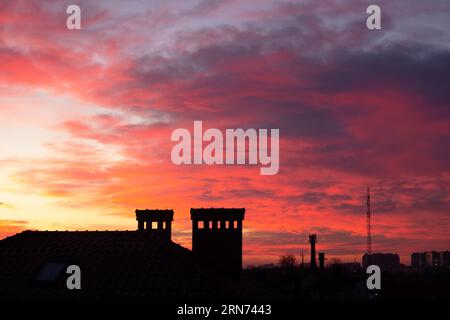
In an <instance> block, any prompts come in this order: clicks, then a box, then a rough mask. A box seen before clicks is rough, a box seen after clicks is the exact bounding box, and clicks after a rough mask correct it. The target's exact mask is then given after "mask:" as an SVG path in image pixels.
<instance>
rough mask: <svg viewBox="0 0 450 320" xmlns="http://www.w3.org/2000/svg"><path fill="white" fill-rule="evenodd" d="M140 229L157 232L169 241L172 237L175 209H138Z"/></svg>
mask: <svg viewBox="0 0 450 320" xmlns="http://www.w3.org/2000/svg"><path fill="white" fill-rule="evenodd" d="M135 212H136V220H137V222H138V231H142V232H149V233H152V234H157V235H158V236H160V237H161V238H163V239H166V240H167V241H171V237H172V235H171V234H172V221H173V210H172V209H165V210H158V209H154V210H149V209H145V210H136V211H135Z"/></svg>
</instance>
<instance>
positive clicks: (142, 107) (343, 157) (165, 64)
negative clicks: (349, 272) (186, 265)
mask: <svg viewBox="0 0 450 320" xmlns="http://www.w3.org/2000/svg"><path fill="white" fill-rule="evenodd" d="M376 3H377V4H379V5H380V6H381V9H382V29H381V30H373V31H370V30H368V29H367V28H366V18H367V14H366V8H367V6H368V5H369V4H372V1H348V0H345V1H337V0H327V1H317V0H311V1H266V0H260V1H242V0H224V1H216V0H211V1H166V0H164V1H162V0H161V1H138V0H135V1H126V2H125V1H119V0H114V1H106V0H105V1H50V0H44V1H25V0H11V1H9V0H6V1H5V0H2V1H0V238H3V237H6V236H8V235H12V234H15V233H17V232H20V231H22V230H26V229H38V230H47V229H48V230H125V229H128V230H134V229H136V221H135V216H134V210H135V209H136V208H162V209H164V208H172V209H174V211H175V221H174V227H173V229H174V231H173V234H174V235H173V239H174V241H175V242H178V243H180V244H182V245H185V246H187V247H190V245H191V244H190V240H191V221H190V217H189V208H191V207H245V208H246V210H247V211H246V217H245V221H244V264H258V263H267V262H276V261H277V260H278V257H279V256H280V255H282V254H286V253H292V254H296V255H297V257H299V255H300V252H301V249H302V248H304V249H305V254H307V252H308V251H307V248H308V243H307V240H308V238H307V235H308V233H311V232H316V233H317V236H318V244H317V247H318V250H319V251H325V252H326V254H327V256H328V257H329V259H331V258H333V257H335V258H339V259H341V260H344V261H353V260H354V259H356V260H357V261H360V258H361V255H362V254H363V253H364V251H365V243H366V239H365V236H366V234H365V231H366V224H365V222H366V220H365V219H366V217H365V212H366V208H365V192H366V186H370V187H371V189H372V204H373V206H372V213H373V215H372V227H373V249H374V251H375V252H396V253H399V254H400V255H401V262H402V263H405V264H409V262H410V260H409V255H410V254H411V253H412V252H413V251H426V250H448V249H450V233H449V231H450V148H449V146H450V19H449V15H450V2H449V1H447V0H434V1H420V0H405V1H376ZM70 4H78V5H79V6H80V7H81V11H82V29H81V30H67V28H66V18H67V14H66V8H67V6H68V5H70ZM194 120H201V121H203V125H204V127H214V128H219V129H223V130H224V129H225V128H244V129H246V128H268V129H270V128H279V129H280V171H279V173H278V174H277V175H274V176H261V175H260V172H259V166H248V165H240V166H236V165H235V166H207V165H199V166H187V165H184V166H183V165H181V166H176V165H174V164H172V162H171V159H170V153H171V149H172V147H173V146H174V143H173V142H171V141H170V136H171V133H172V131H173V130H174V129H176V128H187V129H189V130H193V121H194Z"/></svg>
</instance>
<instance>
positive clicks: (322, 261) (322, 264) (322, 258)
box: [319, 252, 325, 271]
mask: <svg viewBox="0 0 450 320" xmlns="http://www.w3.org/2000/svg"><path fill="white" fill-rule="evenodd" d="M319 269H320V271H324V270H325V252H319Z"/></svg>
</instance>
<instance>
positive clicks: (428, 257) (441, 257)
mask: <svg viewBox="0 0 450 320" xmlns="http://www.w3.org/2000/svg"><path fill="white" fill-rule="evenodd" d="M411 267H414V268H425V267H447V268H448V267H450V252H449V251H442V252H438V251H426V252H414V253H413V254H411Z"/></svg>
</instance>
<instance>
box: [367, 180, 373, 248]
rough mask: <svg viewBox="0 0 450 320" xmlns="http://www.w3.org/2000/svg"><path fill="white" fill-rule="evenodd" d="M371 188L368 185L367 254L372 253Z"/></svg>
mask: <svg viewBox="0 0 450 320" xmlns="http://www.w3.org/2000/svg"><path fill="white" fill-rule="evenodd" d="M370 229H371V228H370V189H369V187H367V254H369V255H371V254H372V234H371V230H370Z"/></svg>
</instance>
